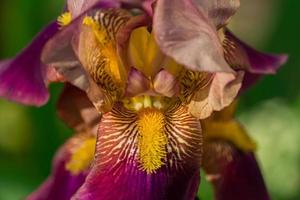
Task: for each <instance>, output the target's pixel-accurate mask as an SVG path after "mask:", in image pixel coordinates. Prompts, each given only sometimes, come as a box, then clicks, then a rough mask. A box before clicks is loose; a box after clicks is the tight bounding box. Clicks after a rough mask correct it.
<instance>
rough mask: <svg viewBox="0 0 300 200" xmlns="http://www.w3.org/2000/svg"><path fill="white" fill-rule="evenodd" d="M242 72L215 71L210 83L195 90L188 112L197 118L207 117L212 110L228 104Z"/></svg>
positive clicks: (238, 85) (238, 87) (234, 93)
mask: <svg viewBox="0 0 300 200" xmlns="http://www.w3.org/2000/svg"><path fill="white" fill-rule="evenodd" d="M243 76H244V72H241V71H240V72H238V73H237V74H232V73H222V72H220V73H216V74H215V75H214V78H213V80H212V82H211V84H210V85H209V86H207V87H205V88H203V89H200V90H199V91H198V92H196V94H195V96H194V97H193V99H192V101H191V103H190V104H189V112H190V113H191V114H192V115H194V116H195V117H197V118H199V119H204V118H207V117H209V116H210V115H211V114H212V112H213V111H220V110H221V109H222V108H224V107H226V106H228V105H229V104H230V103H231V102H232V101H233V100H234V98H235V97H236V96H237V94H238V92H239V89H240V88H241V85H242V84H241V83H242V81H243Z"/></svg>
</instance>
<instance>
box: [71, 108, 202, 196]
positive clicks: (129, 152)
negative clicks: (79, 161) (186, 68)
mask: <svg viewBox="0 0 300 200" xmlns="http://www.w3.org/2000/svg"><path fill="white" fill-rule="evenodd" d="M164 116H165V120H164V123H165V124H164V132H165V134H166V135H167V144H166V147H165V148H163V149H165V150H168V151H167V153H166V154H165V156H166V157H164V158H163V157H162V160H161V161H163V164H162V165H161V166H160V168H158V169H156V170H155V171H153V172H147V171H145V170H144V169H143V167H145V166H144V165H143V164H141V159H143V156H142V155H143V154H142V153H143V151H144V150H146V149H147V148H146V149H143V148H141V147H140V145H141V144H140V140H142V139H143V137H145V135H144V136H142V135H143V133H142V132H141V130H140V129H139V120H140V119H139V117H140V116H139V114H138V115H137V114H136V113H134V112H132V111H130V110H127V109H125V108H122V106H121V105H117V106H116V107H114V109H113V110H112V111H111V112H109V113H107V114H105V115H104V116H103V118H102V121H101V123H100V128H99V133H98V141H97V150H96V157H95V162H94V164H93V167H92V171H91V172H90V173H89V175H88V177H87V180H86V182H85V183H84V185H83V186H82V187H81V189H80V190H79V192H78V193H77V195H75V197H73V199H80V200H115V199H118V200H128V199H130V200H161V199H166V200H173V199H181V200H194V198H195V196H196V192H197V188H198V184H199V167H200V166H199V165H200V158H201V152H202V151H201V140H202V139H201V138H202V136H201V128H200V123H199V121H198V120H197V119H195V118H194V117H192V116H191V115H189V114H188V112H187V109H186V108H183V107H178V106H173V107H172V108H171V109H169V110H168V111H166V113H165V114H164ZM147 128H148V129H149V127H147ZM154 134H157V133H154ZM153 137H156V136H155V135H153ZM158 140H160V139H159V138H157V140H155V142H157V141H158ZM149 142H150V143H151V140H149ZM146 145H149V143H147V144H146ZM148 147H149V146H148ZM165 150H163V151H165ZM155 151H157V150H155ZM141 156H142V157H141ZM144 156H145V155H144ZM144 159H152V158H151V157H148V158H147V157H144ZM156 161H158V162H160V161H159V160H156ZM148 164H149V163H148Z"/></svg>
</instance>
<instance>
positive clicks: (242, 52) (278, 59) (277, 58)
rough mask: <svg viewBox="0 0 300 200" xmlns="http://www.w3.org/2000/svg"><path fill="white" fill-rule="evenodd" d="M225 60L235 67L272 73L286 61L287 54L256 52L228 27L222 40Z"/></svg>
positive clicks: (255, 71)
mask: <svg viewBox="0 0 300 200" xmlns="http://www.w3.org/2000/svg"><path fill="white" fill-rule="evenodd" d="M223 47H224V52H225V59H226V61H227V62H228V63H229V64H230V65H231V66H232V67H233V68H237V69H246V70H248V71H249V72H251V73H258V74H274V73H275V72H276V71H277V70H278V69H279V68H280V67H281V66H282V65H283V64H284V63H286V61H287V58H288V57H287V55H284V54H281V55H275V54H266V53H262V52H258V51H256V50H255V49H253V48H252V47H250V46H249V45H247V44H245V43H244V42H242V41H241V40H240V39H238V38H237V37H236V36H235V35H233V34H232V33H231V32H230V31H229V30H228V29H226V30H225V40H224V41H223Z"/></svg>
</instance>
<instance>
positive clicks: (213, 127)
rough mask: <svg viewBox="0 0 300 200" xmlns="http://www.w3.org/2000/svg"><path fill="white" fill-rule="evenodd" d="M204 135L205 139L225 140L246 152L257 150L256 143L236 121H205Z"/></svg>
mask: <svg viewBox="0 0 300 200" xmlns="http://www.w3.org/2000/svg"><path fill="white" fill-rule="evenodd" d="M203 133H204V138H205V139H217V140H218V139H219V140H225V141H228V142H231V143H232V144H234V145H235V146H236V147H238V148H239V149H241V150H243V151H245V152H249V151H255V150H256V143H255V142H254V141H253V140H252V139H251V138H250V137H249V136H248V134H247V132H246V131H245V129H244V128H243V127H242V126H241V124H239V123H238V122H237V121H235V120H229V121H219V122H215V121H210V120H205V121H203Z"/></svg>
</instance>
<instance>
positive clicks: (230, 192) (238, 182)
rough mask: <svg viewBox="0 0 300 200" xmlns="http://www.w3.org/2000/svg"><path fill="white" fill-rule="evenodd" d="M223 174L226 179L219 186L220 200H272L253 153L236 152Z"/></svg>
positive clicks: (218, 195)
mask: <svg viewBox="0 0 300 200" xmlns="http://www.w3.org/2000/svg"><path fill="white" fill-rule="evenodd" d="M223 173H224V178H223V180H222V181H221V182H220V184H219V185H218V186H217V188H218V189H217V190H218V192H217V193H218V194H217V199H218V200H229V199H230V200H239V199H244V200H252V199H256V200H269V199H270V196H269V194H268V192H267V188H266V186H265V183H264V180H263V177H262V174H261V172H260V169H259V166H258V164H257V161H256V159H255V156H254V154H253V153H241V152H236V154H235V155H234V157H233V161H232V162H231V163H229V164H228V166H227V167H226V169H225V170H224V172H223ZM237 191H238V192H237Z"/></svg>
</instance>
